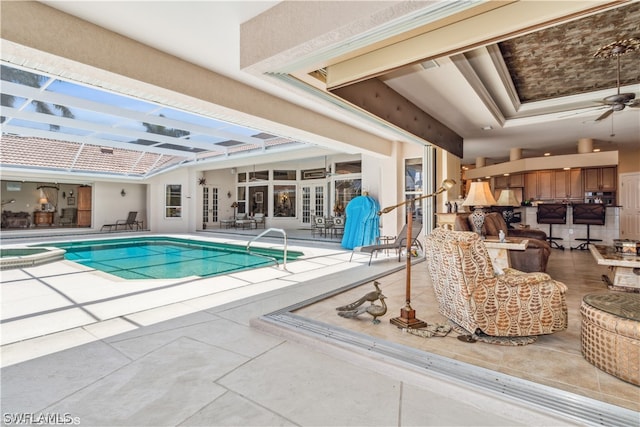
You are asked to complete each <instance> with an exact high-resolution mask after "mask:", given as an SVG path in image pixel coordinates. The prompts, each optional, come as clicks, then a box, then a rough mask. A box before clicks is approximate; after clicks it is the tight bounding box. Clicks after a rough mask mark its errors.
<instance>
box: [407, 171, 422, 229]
mask: <svg viewBox="0 0 640 427" xmlns="http://www.w3.org/2000/svg"><path fill="white" fill-rule="evenodd" d="M423 178H424V176H423V173H422V159H421V158H415V159H405V161H404V191H405V199H406V200H413V199H414V198H416V197H419V196H420V195H421V194H422V186H423ZM405 209H410V210H411V213H412V217H413V220H414V221H419V222H421V223H424V218H423V212H422V202H420V201H415V200H414V201H413V202H411V203H408V204H407V205H406V206H405ZM405 214H406V210H405Z"/></svg>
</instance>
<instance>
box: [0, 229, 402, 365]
mask: <svg viewBox="0 0 640 427" xmlns="http://www.w3.org/2000/svg"><path fill="white" fill-rule="evenodd" d="M147 235H149V234H147ZM131 236H132V235H129V234H128V235H127V236H126V237H131ZM165 236H169V237H185V236H184V235H180V236H177V235H169V234H166V235H165ZM101 237H102V236H101ZM108 237H110V238H113V239H117V238H122V237H123V236H122V235H113V236H108ZM193 237H194V238H197V239H200V240H205V241H213V242H221V243H231V244H242V243H246V239H245V238H244V237H242V236H239V237H236V238H228V237H226V236H223V237H218V236H212V235H203V234H198V235H193ZM85 239H89V240H94V239H95V236H88V237H86V238H85ZM48 243H50V242H48ZM255 246H263V247H273V248H275V249H280V248H282V246H281V243H276V241H275V240H274V241H273V242H272V243H270V242H262V241H261V242H256V243H255ZM289 250H299V251H301V252H303V253H304V254H305V255H304V256H303V257H302V258H301V259H299V260H297V261H294V262H289V263H288V264H287V270H288V271H284V270H283V269H281V268H274V267H264V268H256V269H251V270H245V271H240V272H236V273H230V274H226V275H221V276H215V277H210V278H202V277H195V276H194V277H185V278H179V279H154V280H125V279H121V278H118V277H115V276H113V275H110V274H106V273H103V272H100V271H97V270H94V269H91V268H88V267H85V266H82V265H80V264H77V263H74V262H71V261H65V260H62V261H56V262H51V263H48V264H44V265H38V266H33V267H27V268H17V269H12V270H5V271H2V277H1V282H2V288H1V296H2V303H1V312H0V320H1V322H2V324H1V326H2V334H1V336H0V344H1V345H2V366H7V365H10V364H13V363H18V362H20V361H24V360H27V359H29V358H33V357H38V356H41V355H44V354H47V352H50V351H52V350H54V351H57V350H63V349H65V348H69V347H71V346H73V345H74V343H77V344H83V343H86V342H91V341H93V340H96V339H102V338H105V337H108V336H113V335H116V334H119V333H123V332H127V331H130V330H132V329H136V328H139V327H141V326H146V325H150V324H153V323H157V322H161V321H164V320H167V319H171V318H175V317H179V316H183V315H186V314H190V313H194V312H197V311H200V310H203V309H210V308H212V307H216V306H221V305H224V304H226V303H229V302H232V301H236V300H241V299H244V298H248V297H251V296H254V295H257V294H261V293H265V292H269V291H274V290H286V288H288V287H291V286H292V285H296V284H299V283H302V282H307V281H309V280H313V279H318V278H321V277H323V276H326V275H330V274H333V273H346V272H348V271H349V270H353V269H357V268H358V267H362V266H361V265H360V264H358V263H349V262H348V261H349V256H350V252H349V251H345V250H344V249H342V248H340V247H339V246H338V245H337V244H334V245H331V246H328V245H325V246H324V247H323V246H321V245H318V244H316V245H313V246H309V245H307V246H298V245H295V244H293V245H292V244H289ZM385 264H386V263H385ZM392 267H393V268H396V267H398V266H397V265H394V266H392ZM381 268H382V270H387V269H388V268H389V266H388V265H387V266H386V267H378V268H374V269H372V270H368V271H367V274H369V273H371V272H377V273H379V272H380V271H381V270H380V269H381ZM359 274H362V272H360V273H359ZM357 275H358V274H356V276H357Z"/></svg>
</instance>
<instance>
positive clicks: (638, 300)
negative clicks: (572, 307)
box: [580, 292, 640, 385]
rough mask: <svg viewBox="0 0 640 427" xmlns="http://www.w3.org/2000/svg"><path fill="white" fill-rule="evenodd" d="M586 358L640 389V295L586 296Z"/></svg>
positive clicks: (583, 331)
mask: <svg viewBox="0 0 640 427" xmlns="http://www.w3.org/2000/svg"><path fill="white" fill-rule="evenodd" d="M580 312H581V314H582V333H581V337H582V355H583V356H584V358H585V359H587V361H588V362H589V363H591V364H593V365H594V366H595V367H597V368H599V369H602V370H603V371H605V372H606V373H608V374H611V375H614V376H616V377H618V378H620V379H621V380H624V381H627V382H630V383H632V384H635V385H640V294H634V293H626V292H620V293H607V294H589V295H585V297H584V299H583V300H582V306H581V307H580Z"/></svg>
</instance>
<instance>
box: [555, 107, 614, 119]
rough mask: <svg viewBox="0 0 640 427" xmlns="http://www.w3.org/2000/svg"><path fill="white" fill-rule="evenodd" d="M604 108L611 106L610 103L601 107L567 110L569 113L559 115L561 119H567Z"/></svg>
mask: <svg viewBox="0 0 640 427" xmlns="http://www.w3.org/2000/svg"><path fill="white" fill-rule="evenodd" d="M603 108H611V107H609V106H608V105H601V106H600V107H592V108H589V109H581V110H579V111H571V112H567V114H563V115H561V116H558V118H559V119H566V118H567V117H574V116H578V115H581V114H591V113H593V112H594V111H600V110H602V109H603Z"/></svg>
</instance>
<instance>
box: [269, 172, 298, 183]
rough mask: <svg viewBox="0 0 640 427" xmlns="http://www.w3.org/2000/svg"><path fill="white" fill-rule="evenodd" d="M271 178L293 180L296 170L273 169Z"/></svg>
mask: <svg viewBox="0 0 640 427" xmlns="http://www.w3.org/2000/svg"><path fill="white" fill-rule="evenodd" d="M273 179H274V181H295V180H296V171H295V170H286V171H278V170H274V171H273Z"/></svg>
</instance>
